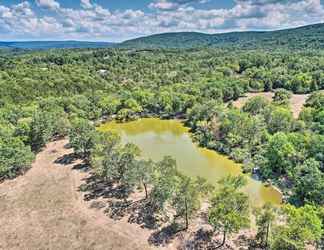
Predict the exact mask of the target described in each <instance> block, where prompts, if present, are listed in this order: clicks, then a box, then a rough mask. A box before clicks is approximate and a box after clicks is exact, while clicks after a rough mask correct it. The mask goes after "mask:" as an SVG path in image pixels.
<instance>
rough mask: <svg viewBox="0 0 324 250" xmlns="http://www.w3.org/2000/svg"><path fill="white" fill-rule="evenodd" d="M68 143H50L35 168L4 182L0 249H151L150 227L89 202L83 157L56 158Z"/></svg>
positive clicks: (0, 192)
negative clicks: (66, 161)
mask: <svg viewBox="0 0 324 250" xmlns="http://www.w3.org/2000/svg"><path fill="white" fill-rule="evenodd" d="M66 144H67V141H66V140H59V141H56V142H51V143H49V144H48V145H47V147H46V148H45V149H44V151H42V152H41V153H39V154H38V155H37V158H36V161H35V163H34V164H33V167H32V169H31V170H30V171H28V172H27V173H26V174H25V175H24V176H20V177H18V178H17V179H15V180H12V181H7V182H4V183H2V184H0V211H1V216H0V249H4V250H11V249H23V250H29V249H30V250H36V249H55V250H60V249H64V250H66V249H87V250H91V249H105V250H107V249H123V250H124V249H125V250H127V249H141V250H142V249H149V248H150V246H149V244H148V243H147V239H148V237H149V235H150V232H149V231H147V230H143V229H141V228H140V227H138V226H136V225H134V224H129V223H127V222H126V221H124V222H123V221H114V220H112V219H110V218H109V217H107V216H106V215H105V214H104V213H103V212H101V211H99V210H95V209H90V208H89V207H88V206H89V204H88V203H87V202H85V201H84V200H83V194H82V193H81V192H79V191H78V188H79V186H80V184H81V183H82V179H84V178H85V177H86V176H87V173H85V172H82V171H80V170H73V167H75V166H77V164H79V163H80V162H77V161H76V162H73V163H70V164H58V163H55V161H56V160H57V159H58V158H59V157H62V156H64V155H66V154H69V153H71V152H72V151H71V149H66V148H65V147H64V146H65V145H66Z"/></svg>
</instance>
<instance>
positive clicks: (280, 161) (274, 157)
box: [261, 132, 296, 177]
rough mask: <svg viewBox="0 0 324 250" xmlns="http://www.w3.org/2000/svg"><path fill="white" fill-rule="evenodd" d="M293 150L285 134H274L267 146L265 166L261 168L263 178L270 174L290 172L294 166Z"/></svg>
mask: <svg viewBox="0 0 324 250" xmlns="http://www.w3.org/2000/svg"><path fill="white" fill-rule="evenodd" d="M295 154H296V151H295V148H294V146H293V144H292V143H291V142H290V141H289V139H288V136H287V135H286V134H285V133H282V132H279V133H276V134H274V135H273V136H272V137H271V138H270V141H269V144H268V145H267V148H266V152H265V157H266V159H267V164H266V165H264V166H261V167H262V168H261V172H262V174H263V175H264V176H265V177H269V176H270V175H271V174H273V173H274V174H285V173H288V172H289V171H291V169H292V167H293V165H294V158H295Z"/></svg>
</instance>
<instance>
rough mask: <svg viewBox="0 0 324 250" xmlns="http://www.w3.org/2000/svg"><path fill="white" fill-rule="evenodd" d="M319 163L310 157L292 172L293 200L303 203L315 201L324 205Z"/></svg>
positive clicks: (323, 181) (323, 184)
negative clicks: (293, 183)
mask: <svg viewBox="0 0 324 250" xmlns="http://www.w3.org/2000/svg"><path fill="white" fill-rule="evenodd" d="M320 167H321V165H320V163H319V162H318V161H316V160H314V159H312V158H310V159H307V160H306V161H305V162H304V163H303V164H302V165H299V166H298V167H297V169H296V171H295V172H294V178H293V179H294V182H295V185H294V188H293V197H292V198H293V200H294V201H295V202H296V203H297V204H299V205H303V204H305V203H315V204H318V205H320V206H323V205H324V193H323V190H324V174H323V172H322V171H321V170H320Z"/></svg>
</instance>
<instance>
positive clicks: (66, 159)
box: [54, 153, 79, 166]
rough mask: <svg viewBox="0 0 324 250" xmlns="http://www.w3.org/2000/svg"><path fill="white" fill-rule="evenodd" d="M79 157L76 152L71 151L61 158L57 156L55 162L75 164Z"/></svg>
mask: <svg viewBox="0 0 324 250" xmlns="http://www.w3.org/2000/svg"><path fill="white" fill-rule="evenodd" d="M78 159H79V157H78V156H77V155H76V154H74V153H71V154H65V155H63V156H61V157H59V158H57V159H56V160H55V161H54V163H55V164H59V165H64V166H66V165H71V164H73V163H74V162H75V161H76V160H78Z"/></svg>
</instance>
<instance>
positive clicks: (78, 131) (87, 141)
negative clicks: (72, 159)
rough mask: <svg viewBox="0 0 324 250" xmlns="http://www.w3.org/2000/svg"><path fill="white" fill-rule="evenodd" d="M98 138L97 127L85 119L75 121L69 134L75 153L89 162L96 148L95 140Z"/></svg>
mask: <svg viewBox="0 0 324 250" xmlns="http://www.w3.org/2000/svg"><path fill="white" fill-rule="evenodd" d="M95 137H96V129H95V127H94V126H93V125H92V124H90V123H89V121H87V120H85V119H75V120H74V121H73V122H72V127H71V129H70V132H69V138H70V145H71V146H72V148H73V149H74V152H75V153H76V154H78V155H80V156H81V157H82V158H84V159H85V160H86V161H88V160H89V157H90V153H91V150H92V148H93V147H94V145H95V143H94V139H95Z"/></svg>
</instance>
